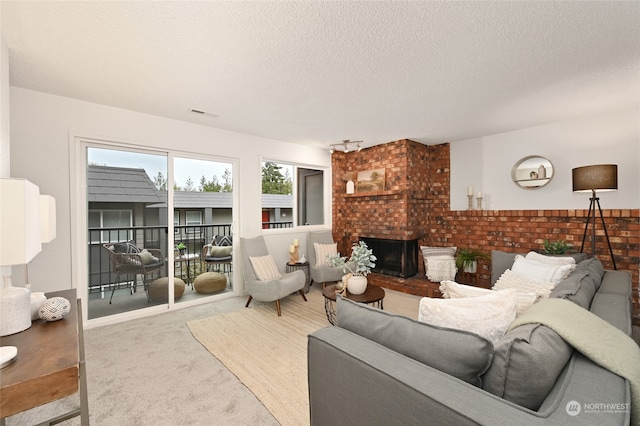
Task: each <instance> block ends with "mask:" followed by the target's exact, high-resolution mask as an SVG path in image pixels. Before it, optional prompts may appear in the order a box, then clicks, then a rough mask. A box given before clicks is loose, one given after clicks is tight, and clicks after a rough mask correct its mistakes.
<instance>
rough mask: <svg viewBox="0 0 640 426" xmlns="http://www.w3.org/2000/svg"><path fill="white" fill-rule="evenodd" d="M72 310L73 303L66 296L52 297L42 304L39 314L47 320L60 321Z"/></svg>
mask: <svg viewBox="0 0 640 426" xmlns="http://www.w3.org/2000/svg"><path fill="white" fill-rule="evenodd" d="M69 312H71V303H69V301H68V300H67V299H65V298H64V297H52V298H50V299H47V300H45V301H44V302H43V303H42V305H41V306H40V311H39V312H38V315H39V316H40V318H41V319H43V320H45V321H50V322H52V321H58V320H61V319H62V318H64V316H65V315H67V314H68V313H69Z"/></svg>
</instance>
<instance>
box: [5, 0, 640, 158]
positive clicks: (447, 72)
mask: <svg viewBox="0 0 640 426" xmlns="http://www.w3.org/2000/svg"><path fill="white" fill-rule="evenodd" d="M0 7H1V9H0V12H1V15H2V16H1V23H2V27H1V29H2V34H3V37H4V39H5V42H6V44H7V46H8V47H9V55H10V82H11V85H13V86H17V87H23V88H27V89H33V90H37V91H42V92H47V93H52V94H56V95H62V96H68V97H72V98H77V99H82V100H86V101H90V102H96V103H100V104H105V105H111V106H115V107H119V108H125V109H130V110H134V111H140V112H145V113H149V114H154V115H159V116H163V117H169V118H174V119H177V120H182V121H189V122H193V123H200V124H203V125H207V126H212V127H220V128H223V129H229V130H235V131H239V132H243V133H249V134H254V135H259V136H264V137H268V138H273V139H279V140H284V141H290V142H296V143H303V144H310V145H314V146H319V147H320V146H323V147H326V146H327V145H328V144H330V143H336V142H339V141H340V140H342V139H363V140H364V141H365V143H364V145H365V146H369V145H374V144H378V143H384V142H388V141H392V140H397V139H401V138H410V139H413V140H416V141H420V142H423V143H440V142H447V141H455V140H461V139H467V138H472V137H478V136H483V135H489V134H495V133H500V132H504V131H509V130H513V129H519V128H523V127H530V126H535V125H539V124H544V123H549V122H553V121H557V120H563V119H568V118H571V117H578V116H583V115H588V114H595V113H600V112H603V111H607V110H613V109H617V108H628V107H631V106H634V105H635V106H636V107H637V106H638V104H639V103H640V2H637V1H633V2H550V1H537V2H435V1H434V2H417V1H416V2H395V1H394V2H392V1H385V2H356V1H342V2H324V1H323V2H264V1H263V2H217V1H216V2H213V1H208V2H195V1H189V2H176V1H171V2H165V1H154V2H149V1H128V2H106V1H104V2H100V1H98V2H84V1H72V2H59V1H55V2H32V1H18V2H12V1H2V2H1V3H0ZM192 108H195V109H200V110H204V111H207V112H210V113H213V114H216V115H217V117H215V116H211V115H197V114H194V113H192V112H189V111H190V109H192Z"/></svg>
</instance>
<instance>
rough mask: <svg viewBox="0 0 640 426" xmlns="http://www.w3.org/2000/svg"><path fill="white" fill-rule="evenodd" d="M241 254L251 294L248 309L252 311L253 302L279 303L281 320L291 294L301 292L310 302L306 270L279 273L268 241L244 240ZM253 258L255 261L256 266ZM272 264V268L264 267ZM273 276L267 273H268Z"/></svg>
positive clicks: (257, 239) (241, 241)
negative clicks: (282, 302) (282, 301)
mask: <svg viewBox="0 0 640 426" xmlns="http://www.w3.org/2000/svg"><path fill="white" fill-rule="evenodd" d="M240 251H241V260H242V277H243V278H244V285H245V289H246V290H247V292H248V293H249V299H248V300H247V304H246V305H245V307H248V306H249V304H250V303H251V300H253V299H256V300H258V301H260V302H274V301H275V302H276V311H277V312H278V316H281V312H280V299H282V298H284V297H287V296H288V295H290V294H291V293H295V292H298V294H300V296H302V299H303V300H304V301H305V302H306V301H307V298H306V297H305V295H304V291H302V289H303V288H304V285H305V281H306V275H305V274H304V272H303V271H302V270H297V271H293V272H290V273H285V274H282V273H280V272H279V269H278V267H277V265H276V264H275V261H274V260H273V257H271V256H270V255H269V251H268V250H267V245H266V243H265V241H264V237H262V236H259V237H255V238H240ZM251 258H254V262H252V260H251ZM266 264H268V265H267V266H268V268H262V267H261V266H263V265H266ZM267 269H268V270H269V271H270V272H271V274H270V273H269V272H265V270H267Z"/></svg>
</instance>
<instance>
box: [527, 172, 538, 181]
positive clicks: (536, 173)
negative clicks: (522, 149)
mask: <svg viewBox="0 0 640 426" xmlns="http://www.w3.org/2000/svg"><path fill="white" fill-rule="evenodd" d="M529 179H538V172H536V171H535V170H532V171H531V172H529Z"/></svg>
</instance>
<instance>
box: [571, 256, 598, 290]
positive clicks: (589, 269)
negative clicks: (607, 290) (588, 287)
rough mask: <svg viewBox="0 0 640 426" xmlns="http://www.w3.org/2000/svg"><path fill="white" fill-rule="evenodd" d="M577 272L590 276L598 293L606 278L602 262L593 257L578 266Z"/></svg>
mask: <svg viewBox="0 0 640 426" xmlns="http://www.w3.org/2000/svg"><path fill="white" fill-rule="evenodd" d="M576 271H577V272H586V273H587V274H589V275H590V276H591V277H592V278H593V281H594V283H595V291H598V289H599V288H600V283H602V278H603V277H604V266H602V262H600V261H599V260H598V259H596V258H593V257H592V258H590V259H587V260H583V261H582V262H580V263H578V266H576Z"/></svg>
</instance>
